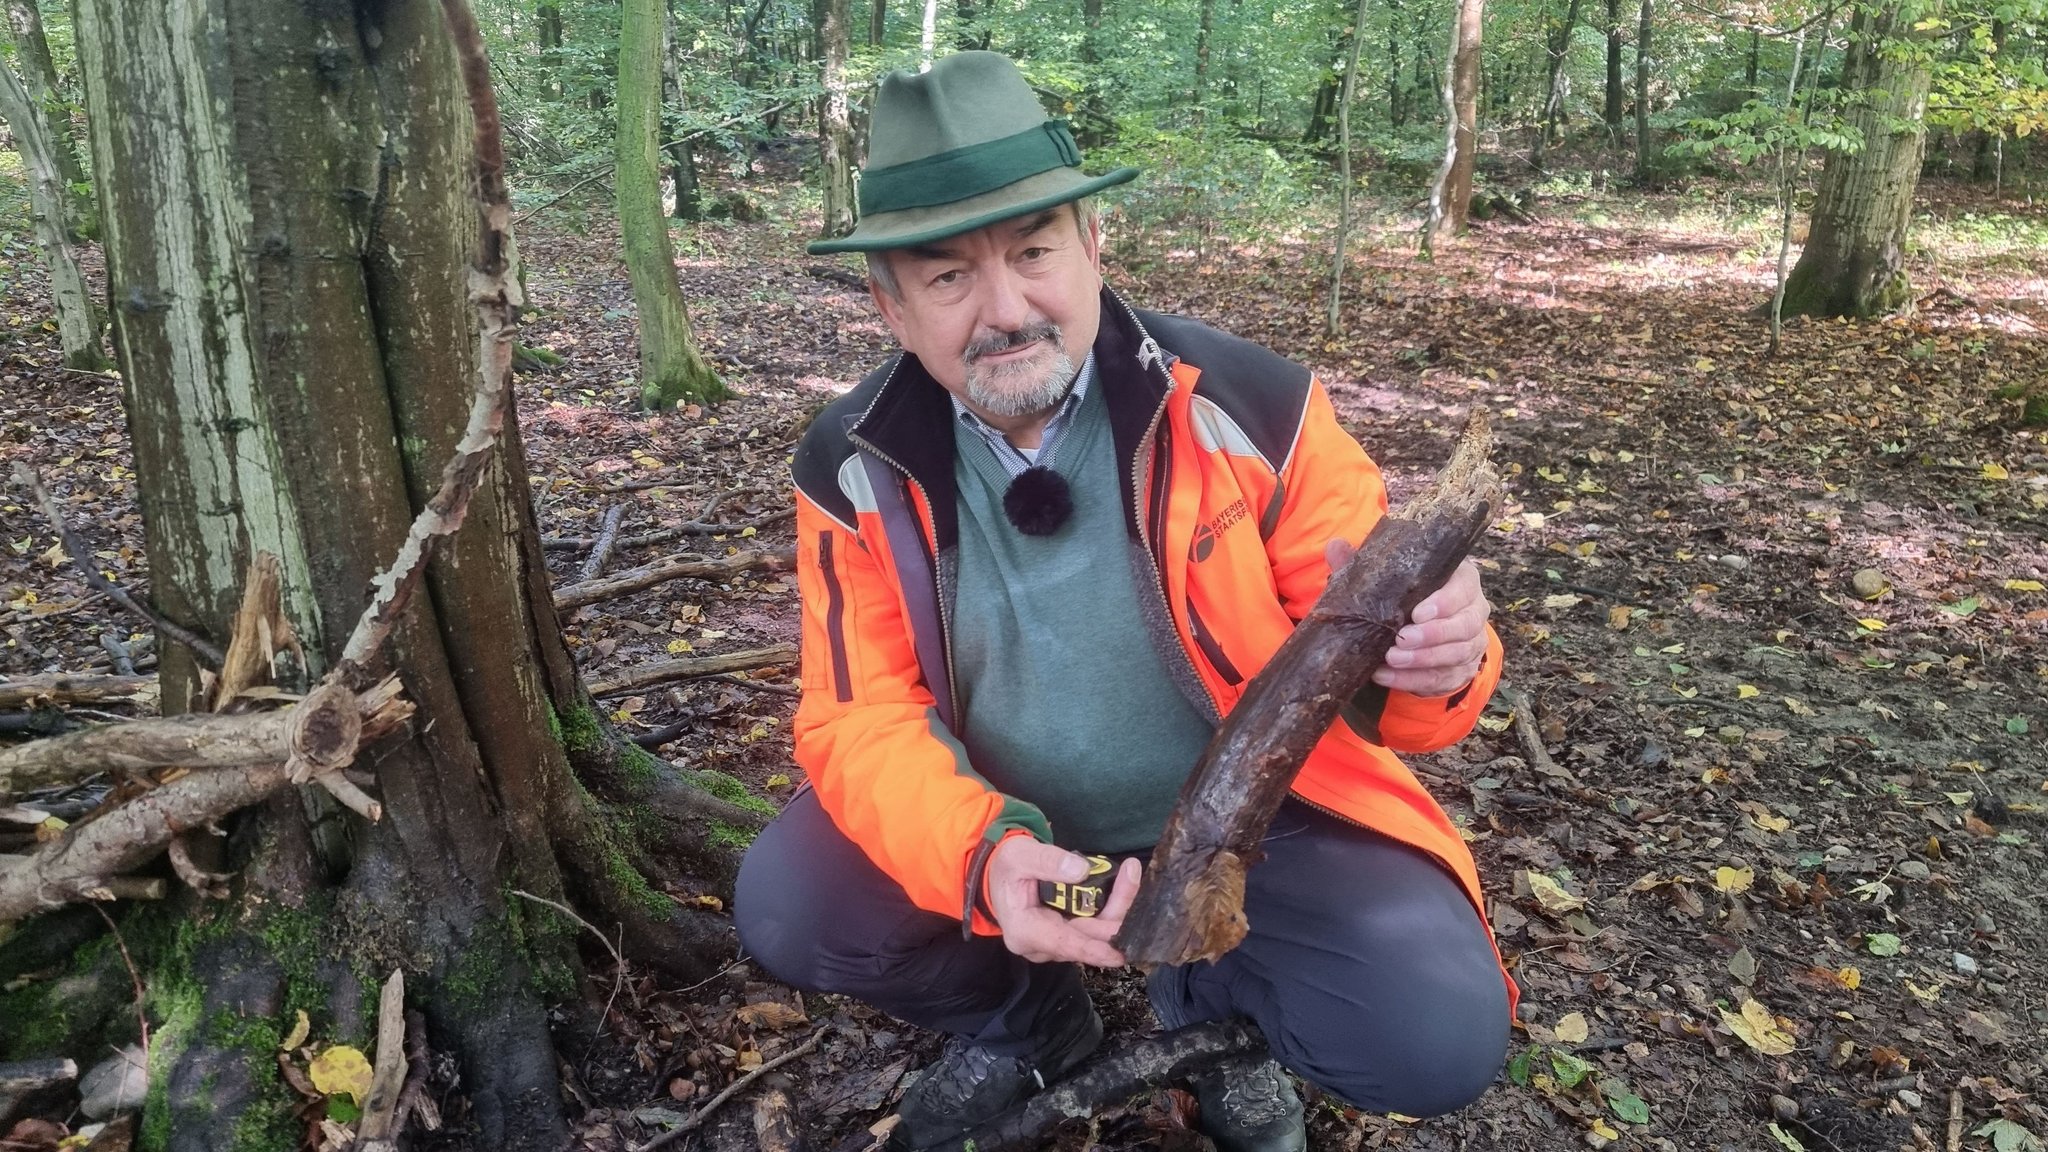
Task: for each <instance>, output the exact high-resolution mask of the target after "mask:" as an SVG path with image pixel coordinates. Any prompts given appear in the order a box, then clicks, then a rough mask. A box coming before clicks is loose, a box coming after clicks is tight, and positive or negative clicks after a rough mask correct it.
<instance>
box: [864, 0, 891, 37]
mask: <svg viewBox="0 0 2048 1152" xmlns="http://www.w3.org/2000/svg"><path fill="white" fill-rule="evenodd" d="M888 28H889V0H874V4H873V5H872V6H871V7H869V9H868V47H870V48H878V47H880V46H881V44H882V34H883V33H884V32H886V31H888Z"/></svg>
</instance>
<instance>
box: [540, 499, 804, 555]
mask: <svg viewBox="0 0 2048 1152" xmlns="http://www.w3.org/2000/svg"><path fill="white" fill-rule="evenodd" d="M795 518H796V509H794V508H784V509H783V510H781V511H780V512H770V513H768V514H767V515H766V516H761V517H758V518H756V519H753V520H742V521H740V522H738V523H726V524H711V523H707V522H705V521H702V520H687V521H684V522H683V523H681V524H671V525H669V526H668V527H666V528H657V529H655V530H654V531H652V532H642V533H641V534H639V535H638V536H625V537H621V538H620V540H619V543H618V546H619V547H620V548H645V547H647V546H648V545H650V544H668V543H672V542H674V541H676V540H680V539H682V538H683V537H685V536H741V535H744V534H745V533H746V531H747V529H749V528H752V529H753V530H754V531H756V532H759V531H761V530H762V529H763V528H773V527H774V526H776V525H777V524H780V523H782V522H783V521H785V520H793V519H795ZM596 543H597V538H596V537H594V536H550V537H548V538H547V539H545V540H543V541H541V547H542V548H545V549H546V550H548V551H549V552H581V551H583V550H584V549H585V548H589V547H591V546H592V545H594V544H596Z"/></svg>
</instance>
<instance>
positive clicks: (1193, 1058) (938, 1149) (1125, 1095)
mask: <svg viewBox="0 0 2048 1152" xmlns="http://www.w3.org/2000/svg"><path fill="white" fill-rule="evenodd" d="M1265 1049H1266V1038H1265V1037H1264V1036H1261V1035H1260V1034H1259V1030H1258V1028H1257V1027H1255V1026H1254V1025H1252V1024H1251V1023H1250V1022H1249V1021H1245V1020H1227V1021H1223V1022H1221V1023H1214V1024H1197V1025H1195V1026H1193V1027H1191V1028H1183V1029H1181V1030H1179V1031H1177V1032H1168V1033H1166V1034H1165V1035H1162V1036H1153V1037H1149V1038H1147V1039H1144V1040H1140V1041H1138V1042H1137V1043H1136V1044H1134V1045H1132V1046H1131V1047H1129V1048H1126V1049H1124V1050H1123V1051H1121V1052H1117V1053H1115V1054H1113V1055H1110V1056H1105V1057H1102V1058H1100V1059H1098V1060H1095V1061H1094V1062H1092V1063H1089V1064H1084V1065H1082V1066H1081V1069H1080V1071H1078V1072H1076V1073H1074V1074H1073V1075H1072V1076H1069V1077H1067V1078H1066V1079H1065V1080H1062V1081H1060V1082H1059V1083H1057V1084H1054V1085H1053V1086H1052V1087H1050V1088H1048V1089H1046V1090H1045V1091H1044V1092H1041V1093H1039V1094H1038V1095H1036V1096H1033V1097H1032V1098H1031V1099H1030V1100H1029V1101H1028V1102H1026V1103H1025V1104H1024V1105H1023V1106H1021V1107H1019V1108H1016V1109H1013V1110H1011V1111H1009V1112H1006V1113H1004V1114H1003V1115H1001V1116H999V1117H997V1118H996V1119H994V1120H991V1121H990V1122H988V1123H987V1124H984V1125H982V1126H981V1127H979V1128H976V1129H975V1130H974V1131H972V1132H969V1133H968V1134H967V1135H965V1136H963V1137H961V1138H960V1139H958V1140H951V1141H947V1142H945V1143H943V1144H938V1145H934V1146H933V1152H1023V1150H1024V1149H1030V1148H1036V1147H1038V1146H1039V1145H1040V1144H1041V1143H1043V1142H1044V1141H1045V1140H1046V1138H1047V1137H1049V1136H1051V1135H1052V1131H1053V1129H1054V1128H1057V1127H1058V1126H1059V1125H1060V1123H1061V1122H1062V1121H1064V1120H1067V1119H1069V1118H1081V1117H1087V1116H1093V1115H1095V1114H1096V1113H1097V1112H1100V1111H1102V1110H1103V1109H1105V1108H1110V1107H1114V1106H1115V1105H1118V1104H1121V1103H1123V1102H1124V1101H1125V1100H1128V1099H1130V1098H1131V1097H1133V1096H1135V1095H1137V1094H1138V1093H1140V1092H1144V1091H1146V1090H1148V1089H1152V1088H1157V1087H1159V1086H1161V1085H1164V1084H1167V1083H1169V1082H1171V1081H1174V1080H1180V1079H1184V1078H1186V1077H1189V1076H1193V1075H1196V1074H1198V1073H1201V1072H1204V1071H1207V1070H1208V1069H1209V1068H1211V1067H1214V1066H1215V1065H1217V1064H1220V1063H1222V1062H1223V1061H1225V1060H1228V1059H1231V1058H1232V1057H1236V1056H1250V1055H1257V1054H1259V1053H1263V1052H1264V1051H1265Z"/></svg>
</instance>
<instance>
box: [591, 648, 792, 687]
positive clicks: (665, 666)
mask: <svg viewBox="0 0 2048 1152" xmlns="http://www.w3.org/2000/svg"><path fill="white" fill-rule="evenodd" d="M796 658H797V650H796V645H794V644H776V645H773V646H771V647H767V648H748V649H745V650H743V651H740V652H726V653H723V654H721V655H718V656H685V657H683V658H681V659H679V660H658V661H656V662H654V663H652V664H643V665H641V666H640V667H638V668H628V669H627V670H625V671H624V672H621V673H619V674H618V675H617V676H616V677H614V678H612V679H610V680H599V681H597V682H595V683H593V684H592V685H591V686H590V694H591V695H592V696H617V695H618V694H619V693H621V692H635V691H638V690H639V689H642V688H651V687H653V686H654V685H656V684H671V683H674V682H675V681H677V680H697V679H701V678H703V677H705V676H718V675H721V674H723V673H726V672H744V671H746V670H747V669H750V668H769V667H773V666H774V665H777V664H789V663H793V662H794V661H795V660H796Z"/></svg>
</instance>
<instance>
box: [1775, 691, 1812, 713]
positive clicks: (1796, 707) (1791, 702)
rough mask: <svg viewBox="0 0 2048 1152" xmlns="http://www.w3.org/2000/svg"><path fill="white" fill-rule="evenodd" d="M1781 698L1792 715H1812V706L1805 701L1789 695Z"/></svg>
mask: <svg viewBox="0 0 2048 1152" xmlns="http://www.w3.org/2000/svg"><path fill="white" fill-rule="evenodd" d="M1782 699H1783V700H1784V701H1785V707H1786V708H1787V709H1788V710H1789V711H1791V713H1792V714H1793V715H1794V716H1811V715H1813V708H1812V707H1811V706H1810V705H1808V704H1807V703H1806V702H1805V701H1803V700H1795V699H1793V698H1792V697H1790V696H1786V697H1782Z"/></svg>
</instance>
